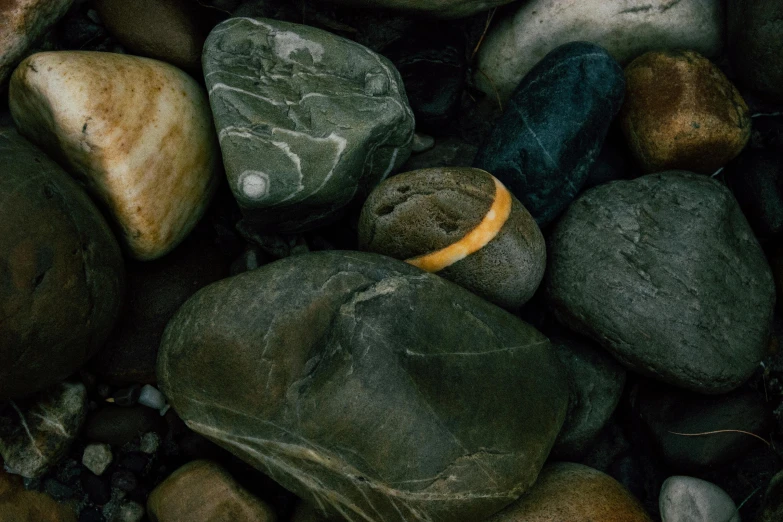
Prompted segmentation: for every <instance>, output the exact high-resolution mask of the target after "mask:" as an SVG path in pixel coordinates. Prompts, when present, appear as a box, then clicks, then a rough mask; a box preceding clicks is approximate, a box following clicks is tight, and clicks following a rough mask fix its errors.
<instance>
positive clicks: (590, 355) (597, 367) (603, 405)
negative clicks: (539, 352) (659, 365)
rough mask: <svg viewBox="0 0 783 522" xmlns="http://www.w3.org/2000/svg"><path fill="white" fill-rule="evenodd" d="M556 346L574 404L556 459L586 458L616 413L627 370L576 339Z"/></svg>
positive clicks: (558, 341)
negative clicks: (566, 374)
mask: <svg viewBox="0 0 783 522" xmlns="http://www.w3.org/2000/svg"><path fill="white" fill-rule="evenodd" d="M551 341H552V346H553V347H554V349H555V352H556V353H557V357H558V359H560V362H562V363H563V366H565V368H566V371H567V373H568V375H569V383H570V388H571V400H570V401H569V403H568V413H567V414H566V421H565V424H563V429H562V430H560V435H558V437H557V442H555V447H554V448H552V455H553V456H554V457H556V458H557V459H558V460H574V459H577V460H579V459H581V458H582V457H584V455H585V453H586V451H587V450H588V449H590V446H591V444H592V443H593V442H594V441H595V439H596V438H597V437H598V434H599V433H600V432H601V430H602V429H603V427H604V425H606V423H607V421H608V420H609V418H610V417H611V416H612V413H614V410H615V408H617V404H618V403H619V402H620V397H621V396H622V394H623V388H624V387H625V369H624V368H623V367H622V365H620V363H618V362H617V361H616V360H615V359H614V358H613V357H612V356H611V355H610V354H609V353H607V352H606V350H604V349H602V348H601V347H600V346H597V345H595V344H593V343H591V342H589V341H587V340H582V339H577V338H575V337H552V338H551Z"/></svg>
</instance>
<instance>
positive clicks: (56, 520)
mask: <svg viewBox="0 0 783 522" xmlns="http://www.w3.org/2000/svg"><path fill="white" fill-rule="evenodd" d="M0 522H76V516H75V515H74V513H73V512H72V511H71V510H70V509H68V508H67V507H65V506H64V505H62V504H59V503H57V502H55V500H54V499H52V497H50V496H49V495H46V494H44V493H39V492H38V491H25V489H24V486H23V484H22V479H21V477H18V476H14V475H10V474H8V473H6V472H5V471H3V469H2V466H0Z"/></svg>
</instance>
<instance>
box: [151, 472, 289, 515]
mask: <svg viewBox="0 0 783 522" xmlns="http://www.w3.org/2000/svg"><path fill="white" fill-rule="evenodd" d="M147 514H149V517H150V519H151V521H152V522H183V521H187V522H274V520H275V514H274V512H273V511H272V509H271V508H270V507H269V506H267V505H266V504H265V503H264V502H262V501H260V500H259V499H257V498H256V497H254V496H253V495H252V494H250V493H249V492H248V491H247V490H245V489H244V488H243V487H242V486H240V485H239V484H238V483H237V482H236V481H235V480H234V479H233V478H232V477H231V475H229V474H228V472H227V471H226V470H224V469H223V468H222V467H220V466H219V465H217V464H215V463H213V462H209V461H206V460H196V461H193V462H190V463H188V464H186V465H184V466H182V467H181V468H179V469H178V470H177V471H175V472H174V473H172V474H171V476H169V478H167V479H166V480H164V481H163V482H162V483H161V484H160V485H159V486H158V487H157V488H155V489H154V490H153V491H152V493H151V494H150V497H149V499H148V500H147Z"/></svg>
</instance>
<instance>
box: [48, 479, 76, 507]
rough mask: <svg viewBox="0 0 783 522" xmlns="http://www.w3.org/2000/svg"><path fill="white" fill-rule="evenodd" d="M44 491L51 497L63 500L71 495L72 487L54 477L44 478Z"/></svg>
mask: <svg viewBox="0 0 783 522" xmlns="http://www.w3.org/2000/svg"><path fill="white" fill-rule="evenodd" d="M44 491H45V492H46V493H48V494H49V495H50V496H51V497H52V498H53V499H55V500H59V501H61V502H62V501H64V500H68V499H70V498H71V497H73V493H74V491H73V489H72V488H69V487H68V486H66V485H65V484H63V483H62V482H60V481H58V480H55V479H46V480H44Z"/></svg>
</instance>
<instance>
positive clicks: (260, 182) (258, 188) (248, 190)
mask: <svg viewBox="0 0 783 522" xmlns="http://www.w3.org/2000/svg"><path fill="white" fill-rule="evenodd" d="M237 184H238V185H239V188H240V190H241V191H242V193H243V194H244V195H245V197H248V198H250V199H262V198H263V197H265V196H266V195H267V194H268V193H269V176H268V175H267V174H266V173H265V172H260V171H256V170H246V171H245V172H243V173H242V174H241V175H240V176H239V182H238V183H237Z"/></svg>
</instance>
